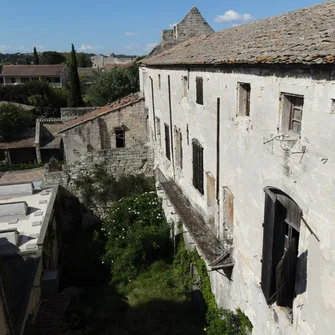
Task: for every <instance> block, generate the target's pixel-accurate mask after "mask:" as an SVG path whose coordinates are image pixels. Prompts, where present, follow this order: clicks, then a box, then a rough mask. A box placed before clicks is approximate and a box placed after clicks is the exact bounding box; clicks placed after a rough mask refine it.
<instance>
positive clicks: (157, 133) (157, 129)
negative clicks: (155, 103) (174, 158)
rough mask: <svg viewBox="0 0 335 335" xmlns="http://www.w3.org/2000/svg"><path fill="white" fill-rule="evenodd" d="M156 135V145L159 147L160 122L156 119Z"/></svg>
mask: <svg viewBox="0 0 335 335" xmlns="http://www.w3.org/2000/svg"><path fill="white" fill-rule="evenodd" d="M155 121H156V135H157V143H158V145H159V146H160V145H161V120H160V119H159V118H158V117H156V120H155Z"/></svg>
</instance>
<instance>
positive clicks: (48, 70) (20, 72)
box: [0, 64, 66, 77]
mask: <svg viewBox="0 0 335 335" xmlns="http://www.w3.org/2000/svg"><path fill="white" fill-rule="evenodd" d="M65 67H66V65H64V64H60V65H3V66H2V71H1V74H0V76H2V77H12V76H13V77H16V76H60V75H61V74H62V73H63V71H64V68H65Z"/></svg>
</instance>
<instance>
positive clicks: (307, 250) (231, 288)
mask: <svg viewBox="0 0 335 335" xmlns="http://www.w3.org/2000/svg"><path fill="white" fill-rule="evenodd" d="M333 76H334V72H333V69H332V67H331V65H329V67H328V68H323V69H322V70H321V69H320V70H319V71H317V72H315V71H314V72H313V71H310V70H308V69H303V68H299V66H296V67H295V68H294V69H288V68H286V69H284V68H271V67H266V68H264V67H262V66H260V67H258V68H255V67H253V68H252V67H249V68H248V67H238V66H236V67H235V68H234V69H233V70H232V69H231V68H228V67H227V68H224V67H222V68H216V69H215V68H214V69H213V68H212V67H209V66H208V67H206V66H205V65H204V66H202V67H200V66H190V68H189V71H188V70H186V69H183V68H181V67H177V66H175V67H173V66H170V67H166V66H165V67H162V68H160V67H159V66H157V65H156V66H155V67H150V66H148V67H143V68H142V69H141V87H142V90H143V91H144V95H145V104H146V107H147V108H148V111H149V125H150V127H149V128H150V139H151V140H152V141H153V143H154V147H155V149H154V150H155V154H154V156H155V167H158V168H159V169H160V170H161V171H162V172H163V174H164V175H165V176H166V178H167V179H169V180H171V181H173V182H174V183H175V184H176V185H177V186H178V187H179V188H181V190H182V192H183V194H184V195H185V197H187V198H188V200H189V202H190V203H191V205H192V206H193V207H194V208H195V209H196V210H197V211H198V213H200V214H201V215H202V216H203V218H204V221H205V222H206V223H207V226H208V227H209V228H210V229H211V231H212V232H213V233H214V234H215V235H216V237H217V239H218V240H220V241H222V240H225V239H229V240H230V241H229V242H231V241H233V242H232V243H233V250H234V251H233V259H234V263H235V265H234V267H233V268H232V269H231V271H232V272H231V276H227V275H226V274H225V273H224V271H222V270H217V271H210V272H209V273H210V278H211V283H212V290H213V292H214V294H215V297H216V300H217V302H218V304H219V306H222V307H225V308H229V309H232V310H234V309H236V308H241V310H242V311H243V312H244V313H245V314H246V315H247V316H248V317H249V319H250V321H251V322H252V324H253V326H254V330H253V334H262V335H263V334H271V335H272V334H273V335H280V334H286V335H291V334H292V335H293V334H304V335H305V334H332V333H333V329H334V327H335V323H334V320H335V318H334V316H335V298H334V295H333V294H332V293H331V292H333V287H334V285H335V282H334V275H333V274H334V271H335V254H334V252H333V251H334V248H333V245H334V238H333V236H335V230H334V225H333V220H334V217H335V210H334V206H333V204H334V202H335V193H334V187H333V186H334V169H335V164H334V160H335V155H334V152H333V151H332V149H331V148H332V142H333V132H332V129H334V127H335V119H334V117H333V116H334V112H333V110H334V108H333V107H334V99H335V90H334V77H333ZM197 78H198V79H197ZM199 78H202V81H201V82H202V92H203V98H202V103H201V101H200V102H199V103H197V102H196V100H197V98H199V87H198V92H197V84H196V83H197V82H199ZM150 79H151V80H152V83H153V86H151V80H150ZM152 87H153V95H152ZM169 87H170V89H169ZM246 87H249V89H246V91H249V93H248V95H245V96H243V94H244V93H243V92H244V91H243V90H245V88H246ZM244 97H245V99H244ZM287 97H300V99H301V98H302V99H303V100H302V101H303V107H302V118H300V121H301V132H300V134H297V133H294V132H290V131H288V130H287V129H286V128H285V127H286V125H285V122H286V121H285V118H286V116H287V113H288V110H287V101H286V100H287ZM248 101H249V102H248ZM246 104H248V105H249V110H248V111H247V110H246V109H245V110H244V111H243V108H246V107H245V105H246ZM178 134H179V135H178ZM180 134H181V135H182V136H180ZM193 140H196V141H197V143H199V145H200V146H201V147H202V149H203V168H202V170H203V185H202V186H203V187H202V190H201V192H200V191H199V190H198V189H197V188H196V187H195V186H194V183H195V182H194V167H193V166H192V162H193V163H194V151H193V150H194V149H192V147H193ZM181 148H182V149H181ZM167 151H169V152H170V154H168V152H167ZM167 156H169V158H168V157H167ZM180 160H181V161H182V163H181V162H180ZM266 187H273V188H276V189H278V190H281V191H282V192H283V194H284V193H285V194H286V195H288V196H289V197H290V198H287V199H293V201H294V203H295V204H296V205H297V206H298V207H299V208H300V210H301V212H302V219H301V221H300V234H299V249H298V264H297V277H296V280H295V285H296V286H295V293H296V297H295V299H294V301H293V306H292V309H291V310H290V309H288V308H285V307H280V306H279V305H277V304H276V303H267V301H266V299H265V296H264V293H263V290H262V285H263V284H262V257H263V250H264V246H263V231H264V227H263V223H264V222H265V218H266V215H267V213H268V210H267V209H266V208H265V199H266V193H265V192H264V191H263V189H264V188H266ZM160 192H161V193H162V192H163V193H164V190H161V191H160ZM213 197H214V201H213ZM163 198H164V199H166V198H167V195H166V194H165V195H164V196H163ZM164 209H165V214H166V216H167V218H168V219H169V220H173V221H175V220H178V221H179V220H180V218H179V217H176V208H175V207H174V206H172V205H171V202H170V201H166V200H164ZM229 229H230V230H231V231H230V233H229V234H231V236H229V234H228V235H227V234H226V235H225V232H226V231H227V230H229ZM183 231H184V232H187V229H186V227H185V225H184V228H183ZM184 235H185V236H186V238H187V241H189V240H190V239H191V238H192V236H189V233H185V234H184ZM223 242H224V241H223ZM195 245H196V246H197V241H195ZM197 247H198V246H197ZM198 250H199V248H198ZM263 263H264V259H263ZM208 265H210V264H208Z"/></svg>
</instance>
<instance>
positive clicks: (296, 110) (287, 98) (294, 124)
mask: <svg viewBox="0 0 335 335" xmlns="http://www.w3.org/2000/svg"><path fill="white" fill-rule="evenodd" d="M282 99H283V108H282V131H283V132H291V133H294V134H300V131H301V120H302V110H303V106H304V97H302V96H297V95H288V94H283V96H282Z"/></svg>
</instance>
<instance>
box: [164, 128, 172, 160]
mask: <svg viewBox="0 0 335 335" xmlns="http://www.w3.org/2000/svg"><path fill="white" fill-rule="evenodd" d="M164 128H165V155H166V158H167V159H168V160H170V159H171V155H170V130H169V126H168V125H167V124H164Z"/></svg>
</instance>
